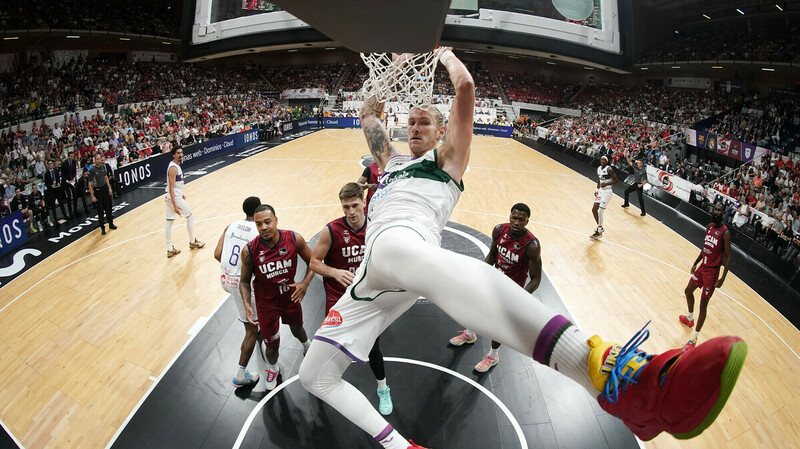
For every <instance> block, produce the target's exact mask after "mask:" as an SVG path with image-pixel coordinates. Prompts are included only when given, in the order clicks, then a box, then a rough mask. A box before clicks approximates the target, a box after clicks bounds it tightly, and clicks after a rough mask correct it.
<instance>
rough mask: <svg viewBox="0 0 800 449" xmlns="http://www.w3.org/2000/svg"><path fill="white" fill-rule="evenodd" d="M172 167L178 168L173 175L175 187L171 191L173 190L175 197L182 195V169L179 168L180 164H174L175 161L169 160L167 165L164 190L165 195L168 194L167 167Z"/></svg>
mask: <svg viewBox="0 0 800 449" xmlns="http://www.w3.org/2000/svg"><path fill="white" fill-rule="evenodd" d="M172 167H175V168H177V169H178V174H177V175H176V176H175V188H174V189H173V191H174V192H175V197H176V198H180V197H182V196H183V170H181V166H180V165H178V164H176V163H175V161H170V162H169V165H168V166H167V188H166V189H165V190H166V192H167V196H169V169H170V168H172Z"/></svg>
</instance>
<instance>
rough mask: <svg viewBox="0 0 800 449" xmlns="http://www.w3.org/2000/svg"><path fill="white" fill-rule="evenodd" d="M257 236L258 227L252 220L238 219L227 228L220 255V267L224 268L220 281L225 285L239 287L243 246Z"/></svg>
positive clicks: (233, 287)
mask: <svg viewBox="0 0 800 449" xmlns="http://www.w3.org/2000/svg"><path fill="white" fill-rule="evenodd" d="M256 237H258V228H256V224H255V222H252V221H247V220H242V221H237V222H234V223H231V225H230V226H228V229H226V230H225V237H224V238H223V241H222V255H221V257H220V268H221V269H222V275H221V277H220V282H221V283H222V286H223V287H229V288H230V289H237V288H239V277H240V275H241V272H242V261H241V259H240V257H239V255H240V254H241V252H242V248H244V247H245V246H246V245H247V244H248V243H250V242H251V241H252V240H253V239H255V238H256Z"/></svg>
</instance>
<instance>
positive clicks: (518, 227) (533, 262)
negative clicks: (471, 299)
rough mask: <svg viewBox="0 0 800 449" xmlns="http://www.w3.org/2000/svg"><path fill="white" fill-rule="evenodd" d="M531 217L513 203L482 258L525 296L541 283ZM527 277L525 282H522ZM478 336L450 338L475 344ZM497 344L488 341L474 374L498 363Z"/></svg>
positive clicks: (539, 249)
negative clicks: (489, 345)
mask: <svg viewBox="0 0 800 449" xmlns="http://www.w3.org/2000/svg"><path fill="white" fill-rule="evenodd" d="M530 216H531V209H530V208H529V207H528V205H527V204H523V203H517V204H515V205H514V206H513V207H512V208H511V216H510V217H509V219H508V223H505V224H499V225H497V226H495V227H494V230H493V231H492V247H491V248H490V249H489V254H487V255H486V259H485V261H486V263H488V264H489V265H492V266H493V267H495V268H497V269H498V270H500V272H501V273H503V274H505V275H506V276H508V277H509V278H511V280H512V281H514V282H516V283H517V284H518V285H519V286H520V287H523V288H525V290H527V291H528V293H533V292H534V291H536V289H537V288H539V283H540V282H541V281H542V247H541V246H540V245H539V239H537V238H536V237H534V235H533V234H532V233H531V231H529V230H528V229H527V228H526V226H527V225H528V219H530ZM529 277H530V280H529V281H528V283H527V284H526V283H525V280H526V279H527V278H529ZM477 340H478V336H477V335H476V334H475V333H474V332H472V331H471V330H469V329H464V330H462V331H461V333H460V334H458V335H456V336H455V337H453V338H451V339H450V344H451V345H453V346H461V345H463V344H464V343H475V341H477ZM499 348H500V343H499V342H496V341H494V340H492V350H491V351H489V353H488V354H486V355H485V356H484V357H483V359H482V360H481V361H480V362H478V364H477V365H475V371H477V372H479V373H485V372H487V371H489V369H491V368H492V367H493V366H495V365H497V364H498V363H499V362H500V354H499V353H498V349H499Z"/></svg>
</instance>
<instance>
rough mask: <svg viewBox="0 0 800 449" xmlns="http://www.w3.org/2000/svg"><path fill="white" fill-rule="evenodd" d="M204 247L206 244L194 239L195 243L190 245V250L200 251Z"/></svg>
mask: <svg viewBox="0 0 800 449" xmlns="http://www.w3.org/2000/svg"><path fill="white" fill-rule="evenodd" d="M204 246H206V244H205V242H201V241H200V240H197V239H194V242H191V243H189V249H200V248H202V247H204Z"/></svg>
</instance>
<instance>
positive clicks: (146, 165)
mask: <svg viewBox="0 0 800 449" xmlns="http://www.w3.org/2000/svg"><path fill="white" fill-rule="evenodd" d="M257 142H258V130H257V129H251V130H247V131H242V132H239V133H236V134H230V135H227V136H223V137H219V138H216V139H212V140H209V141H207V142H202V143H198V144H195V145H191V146H188V147H186V148H184V149H183V163H182V165H183V166H184V167H188V166H190V165H193V164H196V163H199V162H202V161H204V160H206V159H209V158H212V157H214V156H218V155H220V154H223V153H226V152H228V151H232V150H235V149H238V148H241V147H243V146H246V145H250V144H253V143H257ZM171 160H172V154H170V153H162V154H157V155H155V156H151V157H148V158H147V159H144V160H142V161H139V162H135V163H133V164H128V165H125V166H123V167H120V168H118V169H117V172H116V177H117V183H118V185H119V188H120V189H121V190H122V191H123V192H125V191H128V190H131V189H135V188H136V187H139V186H140V185H142V184H144V183H146V182H152V181H154V180H156V179H158V178H160V177H162V176H165V175H166V173H167V166H169V162H170V161H171Z"/></svg>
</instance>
